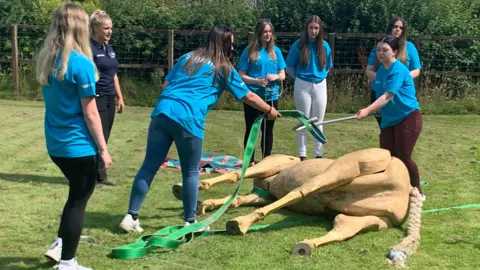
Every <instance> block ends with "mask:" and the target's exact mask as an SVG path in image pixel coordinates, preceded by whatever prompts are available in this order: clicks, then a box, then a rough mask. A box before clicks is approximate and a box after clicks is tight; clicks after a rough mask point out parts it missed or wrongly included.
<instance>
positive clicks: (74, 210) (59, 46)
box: [36, 4, 112, 270]
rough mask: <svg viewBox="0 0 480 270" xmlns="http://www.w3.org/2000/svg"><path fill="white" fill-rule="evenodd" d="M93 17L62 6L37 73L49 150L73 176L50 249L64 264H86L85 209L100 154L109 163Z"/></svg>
mask: <svg viewBox="0 0 480 270" xmlns="http://www.w3.org/2000/svg"><path fill="white" fill-rule="evenodd" d="M88 25H89V18H88V14H87V13H86V12H85V10H84V9H83V8H82V7H80V6H77V5H75V4H65V5H63V6H61V7H59V8H58V9H57V11H56V12H55V15H54V19H53V22H52V25H51V27H50V30H49V32H48V35H47V38H46V39H45V43H44V45H43V48H42V50H41V51H40V53H39V56H38V60H37V68H36V77H37V80H38V82H40V84H41V85H42V94H43V98H44V101H45V137H46V145H47V150H48V154H49V155H50V157H51V159H52V161H53V162H54V163H55V164H56V165H57V166H58V167H59V168H60V170H61V171H62V173H63V174H64V175H65V177H66V178H67V179H68V186H69V191H68V199H67V202H66V204H65V207H64V208H63V213H62V218H61V221H60V228H59V229H58V234H57V239H56V240H55V241H54V242H53V244H52V245H51V247H50V248H49V249H48V251H47V252H46V253H45V256H46V257H47V258H49V259H52V260H54V261H57V262H59V265H58V269H60V270H69V269H85V270H88V269H90V268H84V267H81V266H79V265H78V263H77V261H76V259H75V253H76V250H77V246H78V242H79V240H80V235H81V232H82V228H83V222H84V217H85V208H86V206H87V202H88V200H89V198H90V195H91V194H92V192H93V190H94V188H95V181H96V179H97V169H98V159H99V158H100V159H101V160H102V161H103V164H104V166H105V168H106V167H108V166H110V164H111V163H112V159H111V157H110V155H109V153H108V151H107V144H106V142H105V139H104V136H103V132H102V123H101V121H100V116H99V114H98V111H97V105H96V102H95V93H96V92H95V82H96V79H97V77H98V76H97V74H96V70H95V65H94V63H93V59H92V52H91V50H90V41H89V35H90V33H89V27H88Z"/></svg>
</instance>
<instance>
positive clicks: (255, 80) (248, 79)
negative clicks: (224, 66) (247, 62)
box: [238, 70, 268, 87]
mask: <svg viewBox="0 0 480 270" xmlns="http://www.w3.org/2000/svg"><path fill="white" fill-rule="evenodd" d="M238 74H240V77H242V81H243V82H244V83H246V84H254V85H259V86H263V87H265V86H267V84H268V81H267V80H266V79H259V78H252V77H250V76H248V75H247V74H246V73H245V71H243V70H239V71H238Z"/></svg>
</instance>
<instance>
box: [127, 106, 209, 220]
mask: <svg viewBox="0 0 480 270" xmlns="http://www.w3.org/2000/svg"><path fill="white" fill-rule="evenodd" d="M173 142H175V145H176V147H177V151H178V155H179V158H180V166H181V170H182V182H183V189H182V198H183V212H184V219H185V221H193V220H195V217H196V212H197V211H196V210H197V199H198V181H199V165H200V159H201V156H202V144H203V140H201V139H199V138H197V137H195V136H193V135H192V134H191V133H189V132H188V131H186V130H185V129H184V128H183V127H182V126H181V125H179V124H178V123H177V122H175V121H173V120H172V119H170V118H169V117H167V116H165V115H164V114H160V115H158V116H156V117H154V118H153V119H152V121H151V122H150V127H149V128H148V141H147V151H146V154H145V160H144V161H143V165H142V167H141V168H140V170H139V171H138V173H137V175H136V176H135V180H134V181H133V185H132V191H131V194H130V204H129V207H128V212H129V213H131V214H138V212H139V210H140V208H141V206H142V203H143V201H144V199H145V196H146V195H147V192H148V190H149V188H150V184H151V183H152V181H153V177H154V176H155V174H156V173H157V171H158V169H159V168H160V166H161V165H162V163H163V162H164V160H165V157H166V156H167V154H168V151H169V150H170V146H171V145H172V143H173Z"/></svg>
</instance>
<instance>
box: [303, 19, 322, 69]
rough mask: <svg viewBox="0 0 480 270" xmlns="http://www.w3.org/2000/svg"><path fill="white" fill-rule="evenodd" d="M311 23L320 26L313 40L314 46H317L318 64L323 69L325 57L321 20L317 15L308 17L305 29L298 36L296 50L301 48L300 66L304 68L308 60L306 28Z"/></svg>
mask: <svg viewBox="0 0 480 270" xmlns="http://www.w3.org/2000/svg"><path fill="white" fill-rule="evenodd" d="M311 23H318V25H320V30H319V32H318V35H317V38H316V39H315V44H316V45H317V50H316V51H317V57H318V61H319V62H320V66H321V67H325V65H326V63H327V59H326V55H325V47H324V46H323V26H322V20H321V19H320V17H318V16H317V15H313V16H310V17H308V19H307V23H306V24H305V28H304V29H303V31H302V34H301V36H300V40H299V41H298V48H301V58H300V65H301V66H306V65H308V62H309V60H310V55H309V50H308V39H309V37H308V26H309V25H310V24H311Z"/></svg>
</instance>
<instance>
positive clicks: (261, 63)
mask: <svg viewBox="0 0 480 270" xmlns="http://www.w3.org/2000/svg"><path fill="white" fill-rule="evenodd" d="M274 52H275V55H276V57H277V59H276V60H275V61H274V60H272V59H271V58H270V56H269V55H268V51H267V49H265V48H260V50H259V52H258V59H257V61H256V62H254V61H253V60H252V59H250V57H249V56H248V47H247V48H245V49H244V50H243V52H242V55H241V56H240V61H239V63H238V65H237V68H238V69H239V70H242V71H244V72H245V74H247V76H249V77H252V78H265V77H266V76H267V75H268V74H278V73H279V72H280V71H281V70H282V69H284V68H286V67H287V66H286V64H285V59H284V58H283V55H282V51H281V50H280V49H279V48H278V47H277V46H274ZM247 86H248V88H249V89H250V90H251V91H253V92H254V93H255V94H257V95H258V96H260V97H261V98H263V99H264V100H266V101H270V100H277V99H278V95H279V90H280V81H278V80H277V81H273V82H270V83H269V84H268V85H267V88H268V89H269V91H265V90H266V89H265V87H262V86H259V85H255V84H247Z"/></svg>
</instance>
